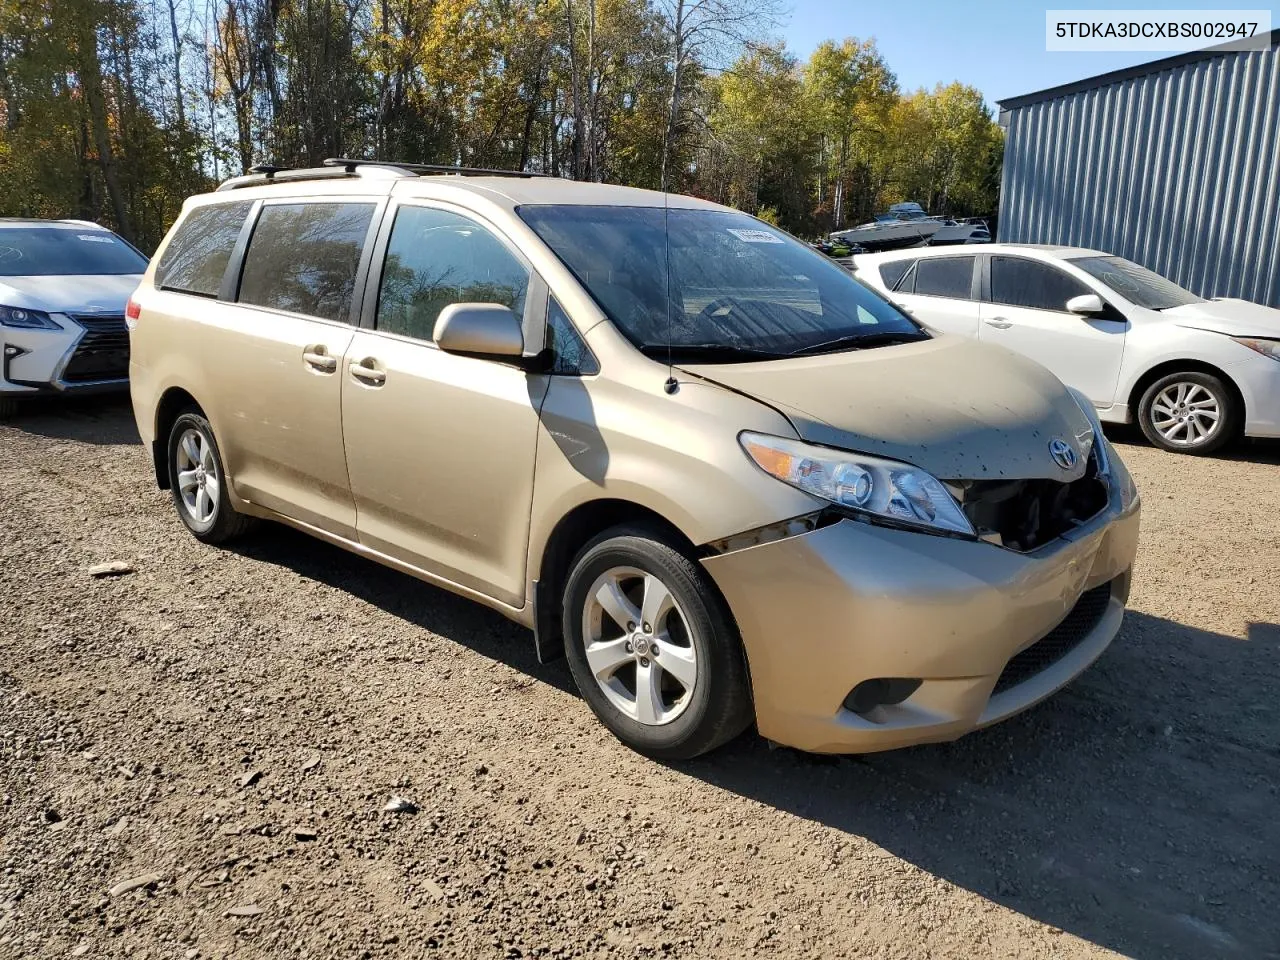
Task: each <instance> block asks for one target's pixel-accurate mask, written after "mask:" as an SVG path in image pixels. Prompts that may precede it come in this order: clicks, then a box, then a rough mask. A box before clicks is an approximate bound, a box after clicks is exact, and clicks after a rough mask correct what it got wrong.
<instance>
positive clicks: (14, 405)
mask: <svg viewBox="0 0 1280 960" xmlns="http://www.w3.org/2000/svg"><path fill="white" fill-rule="evenodd" d="M17 413H18V401H17V400H15V399H14V398H13V397H0V420H10V419H12V418H13V417H14V416H16V415H17Z"/></svg>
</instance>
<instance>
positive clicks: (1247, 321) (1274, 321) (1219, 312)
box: [1161, 298, 1280, 338]
mask: <svg viewBox="0 0 1280 960" xmlns="http://www.w3.org/2000/svg"><path fill="white" fill-rule="evenodd" d="M1161 312H1162V313H1163V314H1164V315H1165V316H1166V317H1169V318H1171V319H1173V320H1174V321H1175V322H1176V323H1177V324H1178V325H1179V326H1181V327H1191V328H1193V329H1195V330H1211V331H1213V332H1214V333H1225V334H1226V335H1227V336H1229V337H1273V338H1274V337H1280V310H1276V309H1275V308H1273V307H1264V306H1263V305H1262V304H1260V303H1250V302H1249V301H1248V300H1236V299H1234V298H1232V299H1226V298H1224V299H1222V300H1206V301H1205V302H1204V303H1188V304H1186V305H1185V306H1181V307H1171V308H1169V309H1168V310H1163V311H1161Z"/></svg>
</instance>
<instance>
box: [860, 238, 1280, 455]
mask: <svg viewBox="0 0 1280 960" xmlns="http://www.w3.org/2000/svg"><path fill="white" fill-rule="evenodd" d="M854 272H855V273H856V274H857V276H858V277H859V278H860V279H861V280H863V281H864V282H866V283H868V284H870V285H871V286H872V287H874V288H876V289H877V290H879V291H880V292H881V293H883V294H884V295H885V296H887V297H888V298H889V299H890V300H892V301H893V302H894V303H896V304H897V305H898V306H900V307H902V308H903V309H904V310H906V311H907V312H908V313H910V314H912V315H913V316H914V317H916V319H918V320H919V321H920V322H921V323H923V324H925V325H926V326H927V327H930V328H931V329H933V330H935V331H937V332H939V333H953V334H961V335H963V336H968V337H977V338H978V339H980V340H981V341H982V342H983V343H994V344H998V345H999V346H1002V347H1007V348H1008V349H1010V350H1014V351H1017V352H1018V353H1022V354H1025V355H1026V356H1028V357H1031V358H1032V359H1033V360H1037V361H1039V362H1040V363H1042V364H1044V365H1045V366H1046V367H1048V368H1049V369H1050V370H1052V371H1053V372H1054V373H1055V374H1057V375H1058V377H1059V379H1061V380H1062V381H1063V382H1064V383H1066V384H1067V385H1068V386H1071V387H1075V388H1076V389H1078V390H1080V391H1081V392H1082V393H1084V394H1085V395H1086V396H1087V397H1088V398H1089V399H1090V400H1091V401H1092V402H1093V405H1094V407H1096V408H1097V411H1098V416H1099V418H1100V419H1102V420H1104V421H1109V422H1112V423H1132V422H1133V421H1134V419H1135V418H1136V420H1137V421H1138V424H1139V426H1141V428H1142V432H1143V433H1145V434H1146V435H1147V437H1148V438H1149V439H1150V440H1151V442H1152V443H1154V444H1155V445H1156V446H1158V447H1163V448H1164V449H1166V450H1173V451H1177V452H1181V453H1209V452H1211V451H1213V450H1217V449H1218V448H1219V447H1221V446H1222V445H1223V444H1224V443H1227V442H1228V441H1230V440H1231V439H1232V438H1233V437H1236V436H1239V435H1241V434H1244V435H1245V436H1251V437H1280V310H1275V309H1272V308H1271V307H1264V306H1261V305H1259V304H1256V303H1249V302H1248V301H1245V300H1229V299H1217V298H1215V299H1211V300H1205V299H1202V298H1201V297H1198V296H1196V295H1195V294H1193V293H1191V292H1190V291H1187V290H1184V289H1183V288H1182V287H1180V286H1178V285H1177V284H1175V283H1173V282H1171V281H1169V280H1166V279H1165V278H1164V277H1161V276H1159V275H1158V274H1155V273H1152V272H1151V271H1150V270H1147V269H1146V268H1144V267H1140V266H1138V264H1136V263H1132V262H1130V261H1128V260H1125V259H1124V258H1122V257H1116V256H1112V255H1111V254H1107V253H1102V252H1100V251H1098V250H1085V249H1081V248H1078V247H1050V246H1034V245H1029V244H1008V243H993V244H988V245H984V246H983V247H982V249H981V251H980V252H978V251H973V250H972V249H966V250H964V251H963V252H961V251H960V250H958V249H957V248H955V247H941V248H937V249H935V248H931V247H923V248H917V249H910V250H897V251H894V252H892V253H873V254H864V255H861V256H857V257H855V258H854Z"/></svg>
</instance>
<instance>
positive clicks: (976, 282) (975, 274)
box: [894, 252, 985, 303]
mask: <svg viewBox="0 0 1280 960" xmlns="http://www.w3.org/2000/svg"><path fill="white" fill-rule="evenodd" d="M963 257H968V258H970V259H972V260H973V267H972V268H971V269H970V271H969V295H968V296H967V297H948V296H944V295H943V294H941V293H918V292H916V276H917V271H918V269H919V267H920V264H921V262H922V261H925V260H959V259H961V258H963ZM904 259H905V258H904ZM984 269H985V268H984V266H983V264H982V257H980V256H979V255H978V254H976V253H951V252H948V253H943V254H938V255H937V256H919V255H917V256H916V258H915V261H914V262H913V263H912V264H911V267H910V268H909V269H908V270H907V272H906V273H904V274H903V275H902V279H901V280H899V281H898V285H897V286H896V287H894V291H895V292H901V293H903V294H905V295H906V296H909V297H930V298H932V299H934V300H962V301H964V302H965V303H978V302H979V298H980V296H981V294H982V289H983V287H982V277H983V272H984ZM907 277H910V278H911V290H910V292H908V291H906V290H902V289H901V287H902V284H903V283H905V282H906V279H907Z"/></svg>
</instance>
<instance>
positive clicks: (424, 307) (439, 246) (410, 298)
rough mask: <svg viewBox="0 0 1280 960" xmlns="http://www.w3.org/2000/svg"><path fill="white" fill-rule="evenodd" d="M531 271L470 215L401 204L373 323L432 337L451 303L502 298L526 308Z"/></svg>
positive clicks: (515, 308) (515, 307)
mask: <svg viewBox="0 0 1280 960" xmlns="http://www.w3.org/2000/svg"><path fill="white" fill-rule="evenodd" d="M528 289H529V271H527V270H526V269H525V268H524V266H522V265H521V263H520V261H519V260H517V259H516V258H515V256H514V255H513V254H512V253H511V252H510V251H509V250H508V249H507V248H506V247H504V246H503V245H502V243H501V242H500V241H499V240H498V238H497V237H495V236H494V235H493V234H492V233H490V232H489V231H488V230H486V229H485V228H484V227H482V226H480V224H478V223H476V222H475V221H474V220H468V219H467V218H466V217H462V216H459V215H458V214H456V213H449V212H448V211H447V210H436V209H434V208H432V207H401V208H400V211H399V212H398V213H397V214H396V222H395V225H394V226H393V227H392V228H391V239H390V241H389V243H388V244H387V261H386V265H385V266H384V267H383V268H382V283H381V285H380V287H379V290H378V318H377V322H376V326H377V329H379V330H384V331H386V332H387V333H398V334H401V335H403V336H406V337H414V338H415V339H418V340H431V339H432V333H433V332H434V331H435V326H436V318H437V317H439V316H440V311H441V310H443V309H444V308H445V307H447V306H449V305H450V304H454V303H500V304H502V305H503V306H507V307H510V308H511V309H512V310H513V311H514V312H515V314H516V316H521V315H522V314H523V313H524V298H525V294H526V293H527V292H528Z"/></svg>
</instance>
